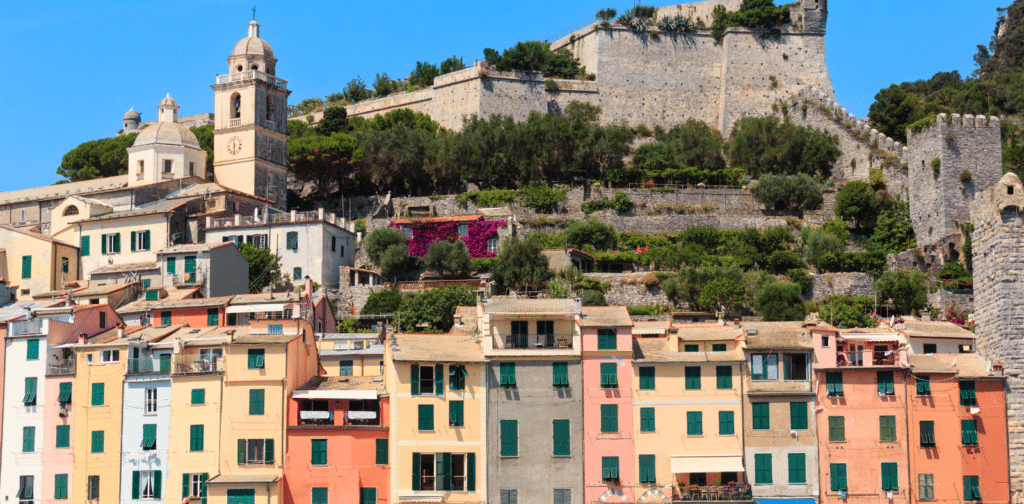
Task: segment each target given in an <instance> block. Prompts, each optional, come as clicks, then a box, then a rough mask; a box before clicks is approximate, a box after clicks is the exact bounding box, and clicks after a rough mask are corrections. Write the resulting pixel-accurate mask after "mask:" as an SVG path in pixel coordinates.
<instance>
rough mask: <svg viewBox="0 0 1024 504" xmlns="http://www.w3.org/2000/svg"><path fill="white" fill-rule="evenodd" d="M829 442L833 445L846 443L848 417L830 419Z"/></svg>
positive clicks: (832, 417) (831, 417)
mask: <svg viewBox="0 0 1024 504" xmlns="http://www.w3.org/2000/svg"><path fill="white" fill-rule="evenodd" d="M828 440H829V441H830V442H833V443H841V442H844V441H846V417H841V416H830V417H828Z"/></svg>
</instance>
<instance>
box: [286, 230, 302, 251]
mask: <svg viewBox="0 0 1024 504" xmlns="http://www.w3.org/2000/svg"><path fill="white" fill-rule="evenodd" d="M285 248H287V249H288V250H299V233H298V231H288V234H286V235H285Z"/></svg>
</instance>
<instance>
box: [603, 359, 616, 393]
mask: <svg viewBox="0 0 1024 504" xmlns="http://www.w3.org/2000/svg"><path fill="white" fill-rule="evenodd" d="M618 386H619V377H618V365H617V364H615V363H614V362H602V363H601V387H604V388H618Z"/></svg>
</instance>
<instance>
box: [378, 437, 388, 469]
mask: <svg viewBox="0 0 1024 504" xmlns="http://www.w3.org/2000/svg"><path fill="white" fill-rule="evenodd" d="M376 463H377V464H379V465H387V463H388V438H381V439H378V440H377V460H376Z"/></svg>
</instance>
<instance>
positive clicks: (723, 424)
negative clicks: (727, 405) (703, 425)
mask: <svg viewBox="0 0 1024 504" xmlns="http://www.w3.org/2000/svg"><path fill="white" fill-rule="evenodd" d="M718 433H719V434H723V435H728V436H731V435H733V434H736V419H735V413H733V412H732V411H719V412H718Z"/></svg>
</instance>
